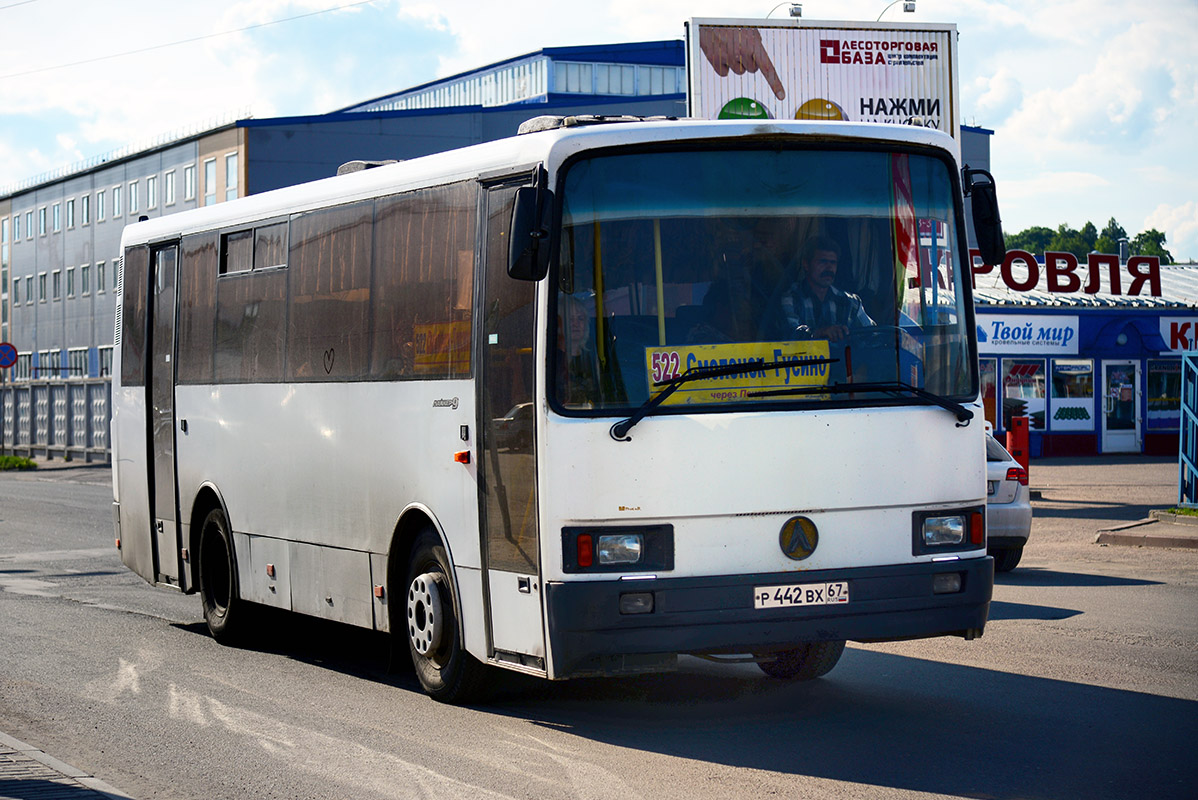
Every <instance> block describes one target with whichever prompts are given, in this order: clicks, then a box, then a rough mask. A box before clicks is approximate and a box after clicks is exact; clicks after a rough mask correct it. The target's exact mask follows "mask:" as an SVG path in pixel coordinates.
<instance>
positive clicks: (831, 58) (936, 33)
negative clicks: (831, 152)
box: [687, 19, 960, 138]
mask: <svg viewBox="0 0 1198 800" xmlns="http://www.w3.org/2000/svg"><path fill="white" fill-rule="evenodd" d="M687 73H688V76H689V81H690V91H689V94H688V99H689V103H690V107H689V113H690V115H691V116H692V117H700V118H703V119H763V120H764V119H800V120H820V119H823V120H847V121H850V122H892V123H900V124H904V125H920V126H923V127H928V128H936V129H938V130H941V131H944V132H945V133H948V134H949V135H951V136H953V137H954V138H957V137H958V135H959V127H960V126H959V122H958V116H959V113H960V109H959V107H958V105H959V103H958V87H957V26H956V25H952V24H932V23H927V24H917V23H894V22H888V23H872V22H833V21H822V20H804V19H779V20H762V19H692V20H691V21H690V23H689V25H688V30H687Z"/></svg>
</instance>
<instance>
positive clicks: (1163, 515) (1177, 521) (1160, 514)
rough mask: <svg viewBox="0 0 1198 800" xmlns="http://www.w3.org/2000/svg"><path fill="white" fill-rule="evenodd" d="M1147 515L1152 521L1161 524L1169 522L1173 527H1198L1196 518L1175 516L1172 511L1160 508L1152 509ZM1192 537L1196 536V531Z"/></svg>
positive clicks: (1187, 515) (1182, 515)
mask: <svg viewBox="0 0 1198 800" xmlns="http://www.w3.org/2000/svg"><path fill="white" fill-rule="evenodd" d="M1148 513H1149V514H1150V515H1151V516H1152V518H1153V519H1157V520H1160V521H1161V522H1169V523H1172V524H1174V525H1190V526H1194V527H1198V517H1195V516H1193V515H1190V514H1177V513H1175V512H1173V511H1169V510H1167V509H1161V508H1157V509H1153V510H1152V511H1149V512H1148ZM1194 535H1196V536H1198V531H1196V532H1195V534H1194Z"/></svg>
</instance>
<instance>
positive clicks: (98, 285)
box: [96, 261, 104, 294]
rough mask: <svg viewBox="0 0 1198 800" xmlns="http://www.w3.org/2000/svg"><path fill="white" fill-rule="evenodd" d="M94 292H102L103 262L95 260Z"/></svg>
mask: <svg viewBox="0 0 1198 800" xmlns="http://www.w3.org/2000/svg"><path fill="white" fill-rule="evenodd" d="M96 294H104V262H103V261H97V262H96Z"/></svg>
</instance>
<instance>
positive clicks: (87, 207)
mask: <svg viewBox="0 0 1198 800" xmlns="http://www.w3.org/2000/svg"><path fill="white" fill-rule="evenodd" d="M91 221H92V196H91V195H90V194H85V195H83V197H80V198H79V224H80V225H89V224H91Z"/></svg>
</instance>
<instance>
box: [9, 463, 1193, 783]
mask: <svg viewBox="0 0 1198 800" xmlns="http://www.w3.org/2000/svg"><path fill="white" fill-rule="evenodd" d="M1170 466H1171V465H1170V464H1169V463H1168V462H1167V461H1164V460H1152V459H1138V460H1135V459H1133V460H1126V461H1125V462H1118V463H1111V462H1103V463H1096V462H1093V461H1086V462H1077V463H1058V462H1045V463H1043V464H1039V463H1033V465H1032V484H1033V486H1036V487H1038V488H1040V490H1041V493H1042V496H1043V498H1044V499H1043V501H1041V502H1038V503H1037V505H1036V523H1035V528H1034V531H1033V540H1032V543H1031V544H1030V545H1029V547H1028V550H1027V552H1026V554H1025V557H1024V561H1023V563H1022V564H1021V565H1020V567H1019V568H1018V569H1017V570H1016V571H1015V572H1013V573H1011V574H1010V575H1006V576H999V578H998V581H997V586H996V589H995V602H994V604H993V606H992V613H991V622H990V624H989V625H988V627H987V629H986V635H985V636H984V637H983V638H982V639H980V640H978V641H974V642H964V641H961V640H950V639H943V640H933V641H921V642H905V643H894V644H885V645H850V646H849V649H848V650H847V651H846V653H845V656H844V658H843V660H842V661H841V663H840V665H839V666H838V667H837V668H836V669H835V670H834V671H833V672H832V673H831V674H830V675H828V676H827V677H826V678H824V679H822V680H819V681H815V682H811V683H807V684H795V685H791V684H785V683H780V682H776V681H772V680H769V679H766V678H764V677H763V676H762V675H761V674H760V672H759V671H758V670H757V669H756V668H755V667H753V666H751V665H719V664H709V663H707V662H703V661H700V660H697V659H687V660H685V662H684V664H683V668H682V670H681V671H680V672H678V673H674V674H669V675H655V676H647V677H641V678H635V679H621V680H607V681H597V680H587V681H573V682H565V683H557V684H546V683H543V682H536V681H526V680H524V679H516V678H511V679H508V680H506V681H505V682H504V688H503V689H502V690H501V692H500V693H499V694H498V696H497V697H496V698H495V699H494V700H492V701H491V702H489V703H488V704H486V705H484V706H479V707H476V708H451V707H446V706H442V705H439V704H437V703H434V702H432V701H431V700H428V699H427V698H426V697H424V695H423V694H421V693H420V691H419V688H418V686H417V684H416V681H415V679H414V677H413V676H412V674H411V672H410V670H408V669H404V668H400V669H397V670H396V671H394V672H391V671H389V669H388V667H389V664H388V647H387V642H386V639H385V638H384V637H381V636H379V635H377V634H372V633H369V632H363V631H358V630H353V629H348V628H344V627H340V626H336V625H331V624H325V623H320V622H312V621H307V620H302V619H297V618H294V617H290V616H283V615H276V616H270V617H267V618H266V619H264V621H263V623H262V626H261V635H260V636H259V637H258V639H257V640H256V641H254V642H253V643H252V645H251V646H250V647H248V648H245V649H232V648H228V647H223V646H221V645H218V644H216V643H215V642H214V641H213V640H212V639H211V638H209V637H208V636H207V634H206V632H205V630H204V628H203V625H202V623H201V621H200V620H201V617H200V608H199V601H198V599H197V598H195V597H185V596H182V595H178V594H174V593H172V592H170V591H168V590H163V589H155V588H152V587H150V586H149V585H147V584H145V583H144V582H143V581H142V580H141V579H140V578H138V577H136V576H135V575H133V574H132V573H130V572H128V571H127V570H125V568H124V567H123V566H122V565H121V563H120V559H119V557H118V555H117V552H116V550H115V549H114V547H113V543H112V536H113V534H112V530H111V513H110V511H109V503H110V501H111V493H110V489H109V486H108V475H107V472H106V471H104V470H102V469H96V468H81V469H73V470H63V471H55V472H49V471H47V472H43V473H40V474H14V473H0V731H3V732H4V733H7V734H10V735H11V736H14V737H16V738H18V739H21V740H23V741H25V742H28V743H30V744H33V745H34V746H36V747H38V748H41V749H42V750H44V751H46V752H47V753H50V754H52V755H54V756H56V757H57V758H60V759H62V760H64V761H66V762H68V763H71V764H74V765H75V766H78V767H80V768H82V769H84V770H87V771H89V772H90V773H92V774H94V775H96V776H97V777H98V778H101V779H103V780H104V781H106V782H107V783H109V784H111V785H113V786H116V787H118V788H119V789H121V790H123V791H125V792H127V793H128V794H130V795H131V796H133V797H136V798H142V800H149V798H160V797H161V798H167V797H169V798H212V797H219V798H271V797H280V798H282V797H286V798H307V797H312V798H332V797H351V796H352V797H354V798H362V799H363V800H367V799H369V798H392V797H400V798H407V797H428V798H457V797H462V798H466V797H469V798H478V797H481V798H492V797H495V798H525V797H527V798H588V799H590V798H596V799H600V798H620V800H633V799H635V798H673V797H679V798H682V797H685V798H688V800H689V799H690V798H728V797H738V798H739V797H745V798H750V797H753V798H755V797H771V796H778V797H781V796H786V797H832V798H856V797H863V798H864V797H868V798H878V797H881V798H909V797H924V796H938V795H949V796H966V797H978V798H1073V797H1085V798H1128V797H1147V796H1152V797H1154V798H1167V797H1186V798H1189V797H1191V796H1192V795H1193V786H1194V784H1195V781H1196V780H1198V763H1196V760H1195V759H1194V758H1193V742H1194V741H1195V738H1196V735H1198V613H1195V612H1196V611H1198V550H1151V549H1140V548H1118V547H1100V546H1098V545H1095V544H1093V539H1094V534H1095V531H1096V530H1097V529H1098V528H1099V527H1103V526H1105V525H1109V524H1111V523H1112V522H1119V521H1124V520H1130V519H1138V518H1140V517H1141V516H1143V515H1144V512H1145V511H1146V510H1147V508H1149V507H1161V506H1165V505H1170V504H1171V503H1172V501H1173V499H1174V498H1175V493H1176V488H1175V483H1172V484H1171V483H1170V481H1175V480H1176V468H1175V466H1174V467H1172V473H1170ZM1170 475H1171V476H1170Z"/></svg>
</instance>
